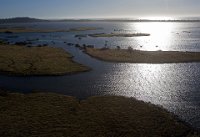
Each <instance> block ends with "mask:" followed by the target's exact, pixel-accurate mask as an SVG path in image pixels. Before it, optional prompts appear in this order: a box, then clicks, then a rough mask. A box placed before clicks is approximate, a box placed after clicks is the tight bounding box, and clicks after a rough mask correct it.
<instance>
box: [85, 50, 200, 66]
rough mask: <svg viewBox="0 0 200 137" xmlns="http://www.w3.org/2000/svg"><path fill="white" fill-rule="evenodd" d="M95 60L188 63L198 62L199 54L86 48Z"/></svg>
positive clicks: (199, 60) (199, 59)
mask: <svg viewBox="0 0 200 137" xmlns="http://www.w3.org/2000/svg"><path fill="white" fill-rule="evenodd" d="M85 52H86V53H87V54H88V55H90V56H92V57H95V58H97V59H100V60H104V61H110V62H121V63H188V62H200V52H178V51H139V50H133V49H96V48H86V50H85Z"/></svg>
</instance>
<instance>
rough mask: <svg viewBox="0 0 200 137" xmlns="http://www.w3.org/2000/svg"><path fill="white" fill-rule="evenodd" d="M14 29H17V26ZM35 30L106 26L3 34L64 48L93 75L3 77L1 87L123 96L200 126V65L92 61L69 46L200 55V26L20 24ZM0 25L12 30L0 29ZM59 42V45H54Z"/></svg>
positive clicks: (11, 38) (9, 39)
mask: <svg viewBox="0 0 200 137" xmlns="http://www.w3.org/2000/svg"><path fill="white" fill-rule="evenodd" d="M11 26H13V25H11ZM15 26H18V27H19V26H27V27H35V28H57V29H67V28H74V27H100V28H103V29H101V30H95V31H85V32H73V33H72V32H57V33H22V34H13V35H15V36H16V37H13V36H12V37H11V36H10V35H9V34H0V38H1V39H7V40H8V41H10V42H11V43H12V42H13V43H14V42H16V41H23V40H27V39H29V40H30V39H37V38H39V40H37V41H33V45H36V44H39V43H48V44H49V45H50V46H54V47H61V48H63V49H65V50H67V51H69V52H70V53H71V54H72V55H74V56H75V58H74V60H76V61H78V62H79V63H82V64H84V65H87V66H89V67H91V68H92V71H90V72H86V73H81V74H76V75H70V76H59V77H12V76H5V75H1V76H0V87H5V88H8V89H10V90H15V91H19V92H24V93H28V92H31V91H33V90H36V91H44V92H45V91H52V92H57V93H62V94H66V95H72V96H76V97H77V98H80V99H84V98H87V97H89V96H93V95H123V96H127V97H135V98H137V99H139V100H143V101H146V102H151V103H154V104H158V105H161V106H163V107H164V108H166V109H168V110H169V111H171V112H173V113H175V114H176V115H178V116H179V117H180V118H182V119H183V120H186V121H187V122H189V123H190V124H192V125H193V126H194V127H197V128H200V63H180V64H130V63H124V64H123V63H107V62H102V61H98V60H96V59H94V58H91V57H89V56H87V55H85V54H84V53H82V52H81V51H80V50H79V49H76V48H75V47H69V46H67V45H66V44H64V42H72V43H78V44H90V45H91V44H93V45H95V47H103V46H104V44H105V41H108V45H109V46H110V48H115V47H116V46H120V47H121V48H127V47H129V46H131V47H133V48H134V49H139V50H176V51H200V23H180V22H179V23H170V22H167V23H161V22H159V23H156V22H152V23H122V22H119V23H117V22H116V23H115V22H88V23H87V22H84V23H83V22H82V23H81V22H70V23H69V22H68V23H66V22H57V23H56V22H52V23H37V24H17V25H15ZM0 27H6V26H5V25H0ZM111 32H115V33H150V34H151V36H149V37H133V38H91V37H87V38H83V39H81V40H79V39H77V38H75V37H74V35H76V34H92V33H111ZM52 41H54V42H55V44H53V43H52Z"/></svg>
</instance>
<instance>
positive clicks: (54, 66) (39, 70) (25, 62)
mask: <svg viewBox="0 0 200 137" xmlns="http://www.w3.org/2000/svg"><path fill="white" fill-rule="evenodd" d="M88 70H89V68H87V67H85V66H83V65H81V64H78V63H75V62H74V61H72V56H71V55H70V54H68V53H67V52H65V51H64V50H62V49H59V48H52V47H25V46H14V45H13V46H11V45H0V71H1V72H3V73H6V74H15V75H24V76H26V75H64V74H69V73H76V72H83V71H88Z"/></svg>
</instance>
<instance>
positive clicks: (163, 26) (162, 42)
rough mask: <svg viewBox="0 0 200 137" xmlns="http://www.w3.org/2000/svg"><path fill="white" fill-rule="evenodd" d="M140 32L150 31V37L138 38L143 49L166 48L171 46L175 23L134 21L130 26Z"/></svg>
mask: <svg viewBox="0 0 200 137" xmlns="http://www.w3.org/2000/svg"><path fill="white" fill-rule="evenodd" d="M130 27H131V28H133V29H135V30H136V32H138V33H149V34H150V36H149V37H140V38H137V42H138V45H140V46H142V47H143V49H141V50H150V51H152V50H165V49H167V47H170V43H171V40H172V39H171V37H172V35H171V34H172V31H173V27H174V23H171V22H143V23H133V24H131V26H130Z"/></svg>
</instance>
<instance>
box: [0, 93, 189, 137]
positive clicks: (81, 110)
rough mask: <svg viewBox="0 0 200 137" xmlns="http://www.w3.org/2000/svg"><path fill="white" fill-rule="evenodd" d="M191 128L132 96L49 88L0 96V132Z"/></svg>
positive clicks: (77, 134)
mask: <svg viewBox="0 0 200 137" xmlns="http://www.w3.org/2000/svg"><path fill="white" fill-rule="evenodd" d="M191 133H192V129H190V128H189V127H188V126H186V125H184V124H183V123H182V122H180V121H179V120H177V119H176V118H175V117H174V116H173V115H171V114H170V113H168V112H167V111H165V110H164V109H162V108H159V107H157V106H154V105H151V104H148V103H144V102H142V101H137V100H135V99H133V98H125V97H116V96H107V97H106V96H105V97H90V98H89V99H87V100H84V101H81V102H79V101H78V100H76V99H75V98H73V97H68V96H63V95H58V94H53V93H35V94H28V95H23V94H14V93H13V94H7V95H4V96H0V136H1V137H19V136H20V137H186V136H187V135H188V134H190V135H192V134H191Z"/></svg>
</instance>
